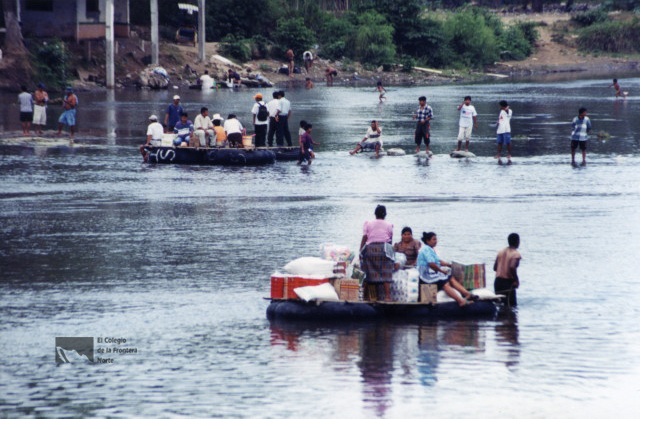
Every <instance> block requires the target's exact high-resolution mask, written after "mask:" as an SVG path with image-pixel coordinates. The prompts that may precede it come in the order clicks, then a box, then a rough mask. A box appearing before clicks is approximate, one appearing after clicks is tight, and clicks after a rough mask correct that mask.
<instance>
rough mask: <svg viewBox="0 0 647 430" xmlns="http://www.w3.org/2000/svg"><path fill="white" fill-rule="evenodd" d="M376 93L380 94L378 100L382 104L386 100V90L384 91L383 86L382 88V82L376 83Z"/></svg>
mask: <svg viewBox="0 0 647 430" xmlns="http://www.w3.org/2000/svg"><path fill="white" fill-rule="evenodd" d="M376 91H377V92H379V93H380V97H379V100H380V101H381V102H383V101H384V100H386V90H385V89H384V86H382V81H377V88H376Z"/></svg>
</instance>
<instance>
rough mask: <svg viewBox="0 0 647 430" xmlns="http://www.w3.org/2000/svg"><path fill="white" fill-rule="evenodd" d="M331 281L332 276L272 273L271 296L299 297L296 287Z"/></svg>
mask: <svg viewBox="0 0 647 430" xmlns="http://www.w3.org/2000/svg"><path fill="white" fill-rule="evenodd" d="M326 282H330V278H315V277H307V276H298V275H272V277H271V280H270V297H271V298H273V299H298V298H299V296H297V295H296V293H295V292H294V289H295V288H299V287H311V286H316V285H321V284H324V283H326Z"/></svg>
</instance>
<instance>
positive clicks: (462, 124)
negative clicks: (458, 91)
mask: <svg viewBox="0 0 647 430" xmlns="http://www.w3.org/2000/svg"><path fill="white" fill-rule="evenodd" d="M458 111H459V112H460V117H459V120H458V147H457V148H456V150H457V151H460V150H461V144H462V143H463V142H462V141H463V139H465V151H469V147H470V137H472V128H478V123H477V122H476V108H474V106H472V97H470V96H466V97H465V98H464V99H463V103H462V104H461V105H459V106H458Z"/></svg>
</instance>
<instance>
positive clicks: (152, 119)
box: [148, 115, 157, 121]
mask: <svg viewBox="0 0 647 430" xmlns="http://www.w3.org/2000/svg"><path fill="white" fill-rule="evenodd" d="M148 119H149V120H151V121H157V115H151V116H149V117H148Z"/></svg>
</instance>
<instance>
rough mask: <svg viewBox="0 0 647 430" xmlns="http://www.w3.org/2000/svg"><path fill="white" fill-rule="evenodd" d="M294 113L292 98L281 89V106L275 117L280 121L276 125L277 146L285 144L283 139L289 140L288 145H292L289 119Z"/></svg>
mask: <svg viewBox="0 0 647 430" xmlns="http://www.w3.org/2000/svg"><path fill="white" fill-rule="evenodd" d="M291 114H292V108H291V103H290V100H288V99H286V98H285V92H284V91H283V90H281V91H279V108H278V110H277V112H276V116H275V117H274V119H275V121H276V122H277V123H278V124H277V125H276V146H283V140H284V139H285V142H287V146H292V136H290V128H289V126H288V120H289V119H290V115H291Z"/></svg>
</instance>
